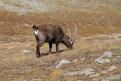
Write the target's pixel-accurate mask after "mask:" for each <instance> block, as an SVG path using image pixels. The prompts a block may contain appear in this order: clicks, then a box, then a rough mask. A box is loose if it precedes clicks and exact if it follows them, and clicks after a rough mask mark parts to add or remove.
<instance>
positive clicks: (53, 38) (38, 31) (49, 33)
mask: <svg viewBox="0 0 121 81" xmlns="http://www.w3.org/2000/svg"><path fill="white" fill-rule="evenodd" d="M32 28H33V30H34V35H35V38H36V43H37V46H36V56H37V57H40V56H41V54H40V47H41V46H42V45H43V44H44V43H48V44H49V52H51V50H52V44H53V43H55V44H56V52H58V51H59V48H58V46H59V43H63V44H64V45H65V46H66V47H67V48H68V49H72V48H73V43H74V40H75V37H76V34H77V28H75V34H74V35H75V36H73V37H69V36H67V35H66V34H65V33H64V31H63V29H62V27H60V26H58V25H52V24H43V25H39V26H37V25H33V27H32Z"/></svg>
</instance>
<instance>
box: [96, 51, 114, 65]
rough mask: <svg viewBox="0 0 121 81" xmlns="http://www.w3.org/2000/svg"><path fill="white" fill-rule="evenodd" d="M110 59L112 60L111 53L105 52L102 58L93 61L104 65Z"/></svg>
mask: <svg viewBox="0 0 121 81" xmlns="http://www.w3.org/2000/svg"><path fill="white" fill-rule="evenodd" d="M111 59H112V52H111V51H107V52H105V53H104V54H103V55H102V56H100V57H98V58H97V59H96V60H95V61H96V63H98V64H104V63H109V62H111Z"/></svg>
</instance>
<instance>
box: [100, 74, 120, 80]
mask: <svg viewBox="0 0 121 81" xmlns="http://www.w3.org/2000/svg"><path fill="white" fill-rule="evenodd" d="M120 79H121V75H110V76H108V77H105V78H103V79H102V80H100V81H114V80H116V81H119V80H120Z"/></svg>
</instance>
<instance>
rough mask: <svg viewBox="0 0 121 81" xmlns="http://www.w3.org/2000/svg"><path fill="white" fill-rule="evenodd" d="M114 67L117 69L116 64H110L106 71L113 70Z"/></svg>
mask: <svg viewBox="0 0 121 81" xmlns="http://www.w3.org/2000/svg"><path fill="white" fill-rule="evenodd" d="M115 69H117V67H116V66H110V67H109V68H108V69H107V71H113V70H115Z"/></svg>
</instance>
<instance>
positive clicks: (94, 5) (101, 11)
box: [0, 0, 121, 81]
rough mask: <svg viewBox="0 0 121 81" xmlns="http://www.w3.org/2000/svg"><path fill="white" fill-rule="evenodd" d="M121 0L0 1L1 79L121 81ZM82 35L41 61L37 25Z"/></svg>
mask: <svg viewBox="0 0 121 81" xmlns="http://www.w3.org/2000/svg"><path fill="white" fill-rule="evenodd" d="M120 4H121V1H120V0H85V1H84V0H62V1H60V0H51V1H49V0H8V1H7V0H0V81H121V6H120ZM45 23H49V24H57V25H60V26H62V28H63V29H64V32H66V34H68V32H67V30H68V29H70V30H71V32H73V27H74V24H76V26H77V28H78V35H77V37H76V41H75V43H74V49H73V50H70V51H69V50H67V48H66V47H65V46H64V45H62V44H61V45H60V46H59V49H60V50H61V51H60V52H59V53H56V52H55V46H53V52H52V53H48V51H49V50H48V44H44V45H43V46H42V47H41V49H40V50H41V53H42V57H40V58H36V55H35V45H36V43H35V38H34V35H33V31H32V26H33V25H34V24H45Z"/></svg>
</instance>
